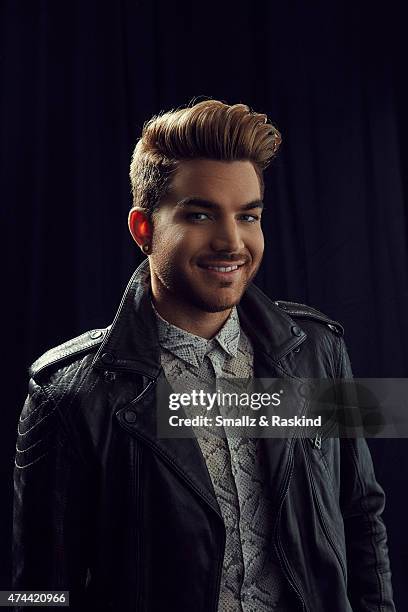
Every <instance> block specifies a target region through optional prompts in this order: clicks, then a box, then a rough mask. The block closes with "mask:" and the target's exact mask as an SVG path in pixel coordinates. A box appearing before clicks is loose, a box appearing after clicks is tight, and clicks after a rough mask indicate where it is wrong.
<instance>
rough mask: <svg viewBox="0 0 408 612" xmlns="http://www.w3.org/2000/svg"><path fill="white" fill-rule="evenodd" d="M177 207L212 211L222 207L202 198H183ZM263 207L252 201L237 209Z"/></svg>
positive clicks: (260, 203) (261, 204)
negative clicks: (191, 207) (193, 207)
mask: <svg viewBox="0 0 408 612" xmlns="http://www.w3.org/2000/svg"><path fill="white" fill-rule="evenodd" d="M177 206H179V207H180V208H187V207H188V206H199V207H200V208H208V209H212V210H214V209H215V210H218V209H220V208H222V206H221V205H220V204H218V203H217V202H212V201H211V200H205V199H203V198H197V197H194V196H192V197H187V198H183V199H182V200H180V201H179V202H177ZM263 207H264V203H263V202H262V200H253V201H252V202H247V203H246V204H242V206H240V207H239V209H240V210H252V209H254V208H263Z"/></svg>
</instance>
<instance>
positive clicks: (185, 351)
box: [152, 303, 241, 367]
mask: <svg viewBox="0 0 408 612" xmlns="http://www.w3.org/2000/svg"><path fill="white" fill-rule="evenodd" d="M152 308H153V311H154V312H155V314H156V321H157V330H158V335H159V343H160V346H161V347H162V348H164V349H167V350H168V351H170V352H171V353H173V355H175V356H176V357H179V358H180V359H183V361H185V362H186V363H189V364H190V365H192V366H195V367H200V366H201V364H202V362H203V360H204V357H205V355H206V354H207V353H209V352H210V351H212V350H214V349H216V348H217V347H218V346H219V347H220V348H221V349H222V350H223V351H224V352H225V353H227V355H229V356H231V357H235V356H236V354H237V351H238V344H239V338H240V332H241V328H240V324H239V317H238V312H237V309H236V307H235V306H234V307H233V309H232V311H231V313H230V315H229V317H228V319H227V320H226V321H225V323H224V325H223V326H222V328H221V329H220V331H219V332H218V333H217V335H216V336H214V338H211V339H210V340H207V339H206V338H202V337H201V336H196V335H195V334H191V333H190V332H188V331H186V330H185V329H181V328H180V327H177V326H176V325H172V324H171V323H169V322H168V321H166V320H165V319H163V317H161V316H160V315H159V313H158V312H157V310H156V309H155V307H154V305H153V303H152Z"/></svg>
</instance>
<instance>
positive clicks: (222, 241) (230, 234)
mask: <svg viewBox="0 0 408 612" xmlns="http://www.w3.org/2000/svg"><path fill="white" fill-rule="evenodd" d="M211 246H212V248H213V249H214V251H227V252H239V251H242V250H243V249H244V248H245V244H244V241H243V239H242V236H241V232H240V228H239V227H238V224H237V222H236V220H235V219H225V220H221V219H220V220H218V221H217V223H216V225H215V227H214V234H213V236H212V240H211Z"/></svg>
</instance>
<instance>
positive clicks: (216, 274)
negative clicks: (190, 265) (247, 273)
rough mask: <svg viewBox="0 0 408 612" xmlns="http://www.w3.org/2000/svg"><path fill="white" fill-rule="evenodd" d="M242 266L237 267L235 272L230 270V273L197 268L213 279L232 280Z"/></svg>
mask: <svg viewBox="0 0 408 612" xmlns="http://www.w3.org/2000/svg"><path fill="white" fill-rule="evenodd" d="M243 267H244V266H239V268H237V269H236V270H231V272H218V270H210V269H209V268H202V267H201V266H199V268H200V270H203V271H204V272H207V274H211V276H213V277H214V278H220V279H223V280H233V279H234V278H235V277H236V276H237V275H238V274H239V272H240V270H241V268H243Z"/></svg>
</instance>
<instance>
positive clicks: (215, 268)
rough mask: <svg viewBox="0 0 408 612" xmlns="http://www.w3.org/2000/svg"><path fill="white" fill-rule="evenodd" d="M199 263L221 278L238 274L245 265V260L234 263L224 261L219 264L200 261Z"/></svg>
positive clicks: (207, 270) (200, 266)
mask: <svg viewBox="0 0 408 612" xmlns="http://www.w3.org/2000/svg"><path fill="white" fill-rule="evenodd" d="M197 265H198V267H199V268H201V269H202V270H205V271H206V272H207V273H209V274H211V275H212V276H216V277H219V278H231V277H234V276H237V275H238V273H239V271H240V269H241V268H242V267H243V266H244V265H245V262H237V263H233V264H232V263H228V262H225V263H224V262H222V263H219V264H217V265H214V264H206V263H200V264H197Z"/></svg>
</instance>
